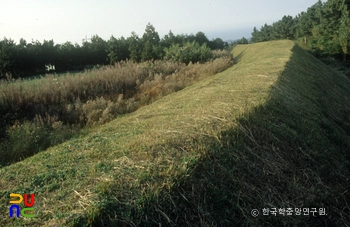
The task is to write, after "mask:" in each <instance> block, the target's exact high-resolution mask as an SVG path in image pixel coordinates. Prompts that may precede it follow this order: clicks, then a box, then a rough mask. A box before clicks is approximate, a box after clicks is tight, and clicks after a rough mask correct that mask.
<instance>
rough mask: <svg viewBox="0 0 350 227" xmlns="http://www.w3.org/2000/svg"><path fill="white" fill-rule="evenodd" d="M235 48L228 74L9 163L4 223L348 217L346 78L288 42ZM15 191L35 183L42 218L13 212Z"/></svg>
mask: <svg viewBox="0 0 350 227" xmlns="http://www.w3.org/2000/svg"><path fill="white" fill-rule="evenodd" d="M233 55H234V57H235V60H236V65H235V66H233V67H231V68H230V69H228V70H226V71H224V72H222V73H219V74H217V75H215V76H213V77H211V78H209V79H205V80H203V81H200V82H198V83H196V84H194V85H192V86H190V87H187V88H185V89H183V90H181V91H179V92H176V93H173V94H170V95H168V96H166V97H164V98H162V99H160V100H158V101H156V102H154V103H152V104H151V105H149V106H145V107H143V108H141V109H139V110H137V111H136V112H134V113H132V114H128V115H125V116H123V117H119V118H117V119H115V120H114V121H112V122H110V123H108V124H105V125H103V126H100V127H96V128H94V129H92V130H91V131H90V132H89V133H88V134H87V135H81V136H77V137H75V138H73V139H71V140H69V141H67V142H65V143H63V144H61V145H58V146H56V147H53V148H50V149H48V150H47V151H45V152H41V153H39V154H36V155H34V156H33V157H30V158H27V159H26V160H24V161H22V162H19V163H16V164H13V165H11V166H7V167H4V168H1V169H0V176H1V178H0V196H1V198H0V203H1V206H0V220H1V221H0V224H1V225H2V226H6V225H8V226H13V225H28V226H29V225H33V226H38V225H41V226H60V225H62V226H67V225H77V226H83V225H86V224H87V225H93V226H112V225H114V226H159V224H162V226H260V225H263V226H282V225H296V226H322V225H323V226H327V225H328V226H346V225H350V217H349V213H350V210H349V201H350V192H349V188H350V180H349V178H350V164H349V163H350V154H349V151H350V142H349V141H350V130H349V128H350V127H349V126H350V117H349V116H350V81H349V79H348V78H346V77H344V76H342V75H340V74H337V73H335V72H334V71H332V70H331V69H329V68H328V67H326V66H325V65H324V64H322V63H321V62H320V61H318V60H317V59H316V58H314V57H313V56H311V55H310V54H308V53H307V52H305V51H303V50H302V49H301V48H299V47H298V46H295V44H294V43H293V42H291V41H275V42H266V43H258V44H253V45H240V46H237V47H236V48H235V49H234V50H233ZM10 193H35V197H36V201H35V209H36V210H35V212H36V213H35V214H36V218H34V219H23V218H20V219H14V218H13V219H10V218H8V207H9V194H10ZM263 208H293V209H294V208H317V209H318V208H326V213H327V215H326V216H320V215H316V216H315V217H312V216H311V215H309V216H306V215H301V216H297V215H294V214H293V215H291V216H282V215H279V214H277V216H273V215H268V216H264V215H262V213H261V212H262V209H263ZM252 209H258V210H259V211H260V215H259V216H258V217H252V215H251V211H252Z"/></svg>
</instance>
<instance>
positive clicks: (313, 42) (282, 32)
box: [252, 0, 350, 61]
mask: <svg viewBox="0 0 350 227" xmlns="http://www.w3.org/2000/svg"><path fill="white" fill-rule="evenodd" d="M349 6H350V1H348V0H329V1H327V2H325V3H323V2H322V1H320V0H319V1H318V2H317V3H316V4H314V5H313V6H311V7H310V8H308V9H307V11H306V12H302V13H300V14H299V15H297V16H296V17H295V18H292V17H291V16H284V17H283V18H282V20H279V21H277V22H275V23H273V24H272V25H267V24H265V25H264V26H262V27H261V29H260V31H259V30H257V29H256V28H255V27H254V29H253V32H252V42H262V41H268V40H275V39H302V40H303V41H304V46H305V47H307V49H309V50H311V51H312V52H313V53H316V54H326V55H340V54H342V55H343V56H344V58H343V59H344V61H345V60H346V56H347V55H348V54H349V52H348V50H349V48H350V41H349V40H350V38H349V37H350V30H349V27H350V16H349V10H350V9H349Z"/></svg>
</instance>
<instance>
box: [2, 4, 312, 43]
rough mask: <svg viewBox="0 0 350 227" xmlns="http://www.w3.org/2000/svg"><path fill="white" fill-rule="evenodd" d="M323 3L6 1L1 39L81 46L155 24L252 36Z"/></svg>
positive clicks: (176, 31) (212, 33) (176, 29)
mask: <svg viewBox="0 0 350 227" xmlns="http://www.w3.org/2000/svg"><path fill="white" fill-rule="evenodd" d="M316 2H317V0H244V1H242V0H152V1H151V0H128V1H126V0H124V1H121V0H1V4H0V5H1V13H0V39H2V38H3V37H7V38H11V39H13V40H15V41H16V42H18V41H19V39H20V38H24V39H26V40H27V41H28V42H30V41H31V40H32V39H33V40H39V41H40V42H42V41H43V40H44V39H46V40H50V39H53V40H54V41H55V43H64V42H66V41H71V42H72V43H79V44H80V43H81V41H82V39H83V38H85V36H87V37H90V36H92V35H95V34H97V35H99V36H100V37H102V38H103V39H105V40H108V39H109V38H110V37H111V35H113V36H114V37H116V38H119V37H121V36H124V37H129V36H130V34H131V32H132V31H135V32H136V33H137V34H138V35H140V36H141V35H142V34H143V32H144V30H145V27H146V25H147V23H151V24H152V25H153V26H154V27H155V29H156V31H158V33H159V35H160V36H161V37H163V36H164V35H165V34H167V33H168V32H169V30H172V31H173V33H174V34H181V33H183V34H186V33H187V34H190V33H194V34H195V33H196V32H198V31H203V32H204V33H205V34H206V35H207V36H208V38H210V39H212V38H216V37H220V38H223V39H224V40H229V39H232V40H234V39H238V38H241V37H242V36H245V37H247V38H248V37H250V33H251V31H252V30H253V27H254V26H256V27H257V28H260V27H261V26H262V25H263V24H264V23H268V24H271V23H272V22H274V21H277V20H279V19H281V18H282V17H283V16H284V15H291V16H295V15H297V14H298V13H300V12H302V11H306V10H307V8H308V7H310V6H312V5H313V4H315V3H316Z"/></svg>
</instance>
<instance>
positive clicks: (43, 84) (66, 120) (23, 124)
mask: <svg viewBox="0 0 350 227" xmlns="http://www.w3.org/2000/svg"><path fill="white" fill-rule="evenodd" d="M216 56H218V55H216ZM232 64H233V59H232V57H231V55H227V54H226V55H225V54H221V56H219V57H218V58H216V59H213V60H211V61H208V62H206V63H204V64H199V63H196V64H192V63H190V64H188V65H186V64H182V63H178V62H171V61H148V62H143V63H134V62H131V61H124V62H120V63H116V64H115V65H113V66H104V67H102V68H99V69H93V70H89V71H85V72H83V73H79V74H74V75H71V74H69V73H68V74H66V75H64V76H57V75H52V74H51V75H46V76H45V77H43V78H40V79H36V80H32V81H30V80H15V81H14V80H11V81H0V114H1V122H0V131H1V136H0V142H1V146H2V150H0V153H1V154H2V155H3V157H5V156H6V157H8V158H7V159H9V160H11V159H13V160H18V159H19V158H21V157H23V156H26V155H25V154H28V155H30V154H31V153H35V152H37V151H39V150H43V149H46V148H47V147H48V146H51V145H54V144H55V143H58V142H60V141H62V140H61V139H57V138H56V137H55V138H50V137H48V136H44V134H45V135H46V134H51V135H52V134H55V133H62V134H67V135H70V134H71V133H70V132H72V131H76V129H77V128H81V127H84V126H86V125H96V124H102V123H105V122H108V121H110V120H112V119H113V118H114V117H115V116H117V115H119V114H124V113H128V112H132V111H134V110H136V109H137V108H138V107H140V106H143V105H147V104H149V103H150V102H153V101H154V100H156V99H159V98H161V97H163V96H165V95H167V94H169V93H172V92H175V91H178V90H181V89H183V88H184V87H186V86H188V85H190V84H192V83H194V82H196V81H199V80H201V79H203V78H205V77H208V76H211V75H214V74H216V73H218V72H220V71H223V70H225V69H227V68H228V67H230V66H232ZM58 126H59V127H58ZM38 128H42V129H43V130H41V132H42V133H43V135H41V134H40V135H36V133H37V131H38V132H39V131H40V130H39V129H38ZM58 129H59V130H58ZM41 132H40V133H41ZM33 135H34V136H35V138H43V139H44V140H45V141H41V140H38V141H37V142H36V143H35V144H40V146H39V145H33V140H32V139H30V138H32V136H33ZM20 137H26V138H27V139H28V141H27V140H25V141H24V140H22V141H21V143H22V144H21V146H20V147H18V146H17V145H18V144H16V143H19V141H17V142H16V140H18V138H20ZM58 137H60V138H61V137H62V138H63V137H64V138H67V136H58ZM68 137H69V136H68ZM16 138H17V139H16ZM47 140H49V141H47ZM34 141H36V140H34ZM29 150H30V151H29ZM19 151H20V152H19ZM9 153H11V154H12V158H11V157H10V156H11V155H9ZM5 154H6V155H5ZM0 164H1V163H0ZM2 164H4V163H2Z"/></svg>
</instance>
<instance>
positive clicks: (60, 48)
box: [0, 23, 228, 78]
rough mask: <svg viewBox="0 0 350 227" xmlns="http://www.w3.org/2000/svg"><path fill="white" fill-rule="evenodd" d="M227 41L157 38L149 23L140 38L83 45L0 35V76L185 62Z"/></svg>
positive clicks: (204, 57)
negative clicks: (49, 69) (52, 69)
mask: <svg viewBox="0 0 350 227" xmlns="http://www.w3.org/2000/svg"><path fill="white" fill-rule="evenodd" d="M227 46H228V44H227V43H226V42H224V41H223V40H222V39H221V38H216V39H213V40H211V41H209V39H208V38H207V37H206V35H205V34H204V33H203V32H197V33H196V34H195V35H193V34H190V35H187V34H186V35H184V34H181V35H174V34H173V33H172V32H171V31H169V33H168V34H167V35H165V36H164V37H163V38H162V39H160V37H159V34H158V32H157V31H156V30H155V28H154V26H153V25H151V24H150V23H149V24H147V26H146V29H145V32H144V34H143V35H142V36H141V37H139V36H138V35H137V34H136V33H135V32H132V33H131V36H130V37H127V38H124V37H120V38H115V37H114V36H111V38H110V39H109V40H107V41H106V40H103V39H102V38H101V37H99V36H98V35H94V36H92V37H91V39H90V40H83V42H82V45H79V44H72V43H71V42H65V43H63V44H55V43H54V41H53V40H44V41H43V42H42V43H41V42H39V41H31V42H30V43H28V42H27V41H26V40H24V39H23V38H22V39H20V41H19V43H15V42H14V40H11V39H7V38H3V39H2V40H0V78H4V77H5V76H6V75H7V76H9V75H11V76H12V77H14V78H16V77H22V78H23V77H27V76H32V75H36V74H40V73H45V65H49V64H51V65H55V70H56V71H57V72H60V71H62V72H64V71H68V70H83V69H84V68H85V67H87V66H94V65H107V64H114V63H116V62H120V61H123V60H127V59H129V60H131V61H134V62H142V61H148V60H152V59H153V60H158V59H163V58H167V59H173V60H176V61H181V62H184V63H189V62H190V61H191V62H198V61H206V60H208V59H209V58H210V57H211V50H215V49H224V48H225V47H227Z"/></svg>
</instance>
